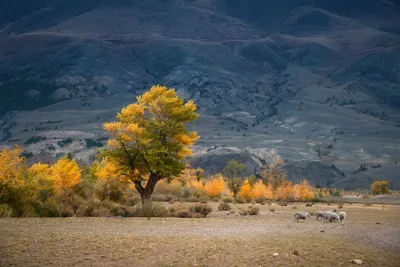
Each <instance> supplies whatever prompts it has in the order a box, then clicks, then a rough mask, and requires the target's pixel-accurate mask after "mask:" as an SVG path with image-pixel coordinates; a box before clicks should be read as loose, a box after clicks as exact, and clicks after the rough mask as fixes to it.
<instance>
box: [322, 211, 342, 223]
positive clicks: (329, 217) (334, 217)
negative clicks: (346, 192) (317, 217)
mask: <svg viewBox="0 0 400 267" xmlns="http://www.w3.org/2000/svg"><path fill="white" fill-rule="evenodd" d="M339 220H340V218H339V216H338V215H337V214H336V213H334V212H332V211H328V212H326V213H325V215H324V222H326V221H328V222H333V221H339Z"/></svg>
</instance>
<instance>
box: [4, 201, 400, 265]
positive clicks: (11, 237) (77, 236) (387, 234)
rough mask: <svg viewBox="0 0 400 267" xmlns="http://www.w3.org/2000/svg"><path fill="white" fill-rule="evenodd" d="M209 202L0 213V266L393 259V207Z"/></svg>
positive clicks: (397, 216)
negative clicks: (55, 214)
mask: <svg viewBox="0 0 400 267" xmlns="http://www.w3.org/2000/svg"><path fill="white" fill-rule="evenodd" d="M209 204H210V205H212V206H213V208H214V210H213V212H212V213H211V214H210V215H209V217H207V218H202V219H180V218H151V219H148V218H140V219H138V218H24V219H0V266H351V265H354V263H351V260H353V259H361V260H362V261H363V264H362V265H363V266H400V256H399V255H400V253H399V252H400V206H394V205H393V206H392V205H386V206H384V205H378V204H372V206H366V205H363V204H345V206H344V207H343V209H342V210H344V211H346V212H347V214H348V217H347V220H346V222H345V224H344V225H341V224H340V223H323V222H321V221H317V220H316V219H315V217H313V218H311V219H309V220H306V221H305V222H295V221H294V219H293V213H294V212H295V211H310V212H312V211H316V210H326V209H332V208H335V207H336V205H334V204H332V205H330V206H328V205H327V204H316V205H314V206H312V207H306V206H305V204H304V203H296V204H289V205H288V206H286V207H282V206H279V205H276V204H272V205H271V206H269V205H259V204H256V205H257V206H258V207H259V208H260V214H259V215H256V216H240V215H239V214H238V208H246V207H247V206H249V205H251V204H238V205H235V204H230V205H231V206H232V211H234V212H235V213H232V212H228V211H218V210H217V205H218V203H215V202H212V203H209ZM164 205H168V206H171V205H177V204H176V203H174V204H169V203H165V204H164ZM272 209H275V211H274V212H272V211H270V210H272ZM274 253H279V255H278V256H274V255H273V254H274Z"/></svg>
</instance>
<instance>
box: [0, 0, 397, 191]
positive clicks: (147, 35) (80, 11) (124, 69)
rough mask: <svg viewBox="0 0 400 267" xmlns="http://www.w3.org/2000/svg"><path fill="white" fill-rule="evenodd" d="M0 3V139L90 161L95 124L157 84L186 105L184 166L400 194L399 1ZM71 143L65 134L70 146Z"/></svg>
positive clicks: (35, 152)
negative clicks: (278, 166)
mask: <svg viewBox="0 0 400 267" xmlns="http://www.w3.org/2000/svg"><path fill="white" fill-rule="evenodd" d="M2 5H4V4H1V3H0V18H1V19H0V25H1V26H0V129H1V133H0V139H1V140H2V144H3V145H14V144H24V143H26V142H27V140H29V139H30V138H31V137H35V136H36V137H37V138H33V139H32V138H31V139H30V140H29V141H28V142H27V144H25V145H24V147H25V148H26V153H27V155H28V156H34V157H36V158H38V159H43V160H52V159H53V158H54V157H55V156H57V157H58V156H61V155H63V154H65V153H68V152H70V151H71V152H73V153H74V155H75V157H76V158H78V159H80V160H83V161H90V160H91V159H93V155H94V154H95V152H96V146H100V145H101V144H103V143H104V139H106V136H104V132H103V131H102V129H101V123H102V122H104V121H109V120H112V119H113V118H114V117H115V114H116V112H117V111H118V110H119V109H121V107H123V106H124V105H126V104H128V103H131V102H133V101H134V99H135V96H136V95H138V94H140V93H142V92H143V91H145V90H147V89H148V88H149V87H150V86H151V85H153V84H165V85H167V86H169V87H174V88H176V90H177V91H178V92H179V94H180V95H181V96H182V97H184V98H186V99H194V100H195V102H196V103H197V104H198V106H199V112H200V113H201V118H200V119H199V120H198V121H197V122H196V123H194V124H193V125H191V127H193V128H194V129H196V130H197V131H198V132H199V133H200V135H201V139H200V141H199V142H198V146H196V148H195V150H196V155H195V157H194V158H193V160H192V163H193V165H196V166H200V167H203V168H205V169H206V170H207V171H208V172H209V173H215V172H219V171H221V169H222V168H223V166H224V164H225V163H226V161H227V160H228V159H230V158H235V159H239V160H241V161H245V162H246V163H247V164H248V170H247V172H248V173H249V174H250V173H253V172H255V171H257V170H258V168H259V167H260V165H261V164H264V163H266V162H271V161H272V160H274V158H275V157H276V156H278V155H280V156H282V157H283V158H285V160H286V165H285V168H286V170H287V172H288V174H289V177H290V179H292V180H294V181H298V180H300V179H302V178H304V177H306V178H307V179H309V180H311V181H312V183H313V184H314V185H320V186H335V187H343V188H360V187H368V186H369V184H370V182H371V180H374V179H386V180H390V181H391V183H392V187H394V188H400V179H399V178H398V175H397V173H398V172H399V171H400V163H398V161H399V160H400V153H399V150H400V139H399V136H400V1H397V0H391V1H378V0H376V1H361V0H353V1H351V2H350V1H345V0H337V1H335V4H333V3H331V2H330V1H323V0H314V1H311V0H281V1H272V0H271V1H265V0H253V1H251V3H249V2H248V1H244V0H221V1H216V0H164V1H155V0H146V1H143V0H142V1H139V0H119V1H111V0H102V1H94V0H86V1H75V0H74V1H66V0H58V1H50V0H41V1H34V3H32V1H27V0H16V1H13V5H11V6H8V7H7V8H3V6H2ZM68 138H71V139H72V140H70V139H68Z"/></svg>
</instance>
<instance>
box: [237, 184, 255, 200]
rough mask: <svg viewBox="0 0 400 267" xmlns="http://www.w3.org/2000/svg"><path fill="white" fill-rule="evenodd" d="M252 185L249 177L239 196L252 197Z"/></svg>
mask: <svg viewBox="0 0 400 267" xmlns="http://www.w3.org/2000/svg"><path fill="white" fill-rule="evenodd" d="M251 195H252V194H251V185H250V182H249V179H246V180H245V181H244V183H243V185H242V186H241V187H240V191H239V197H243V198H245V199H246V200H249V199H251Z"/></svg>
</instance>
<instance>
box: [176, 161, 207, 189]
mask: <svg viewBox="0 0 400 267" xmlns="http://www.w3.org/2000/svg"><path fill="white" fill-rule="evenodd" d="M203 173H204V170H203V169H201V168H196V169H194V168H190V166H189V165H187V166H186V168H185V169H184V170H183V172H182V174H181V175H179V176H178V177H175V178H174V179H176V180H178V181H179V182H181V184H182V185H183V186H186V185H188V184H190V183H192V182H194V181H200V179H201V178H202V177H203Z"/></svg>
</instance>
